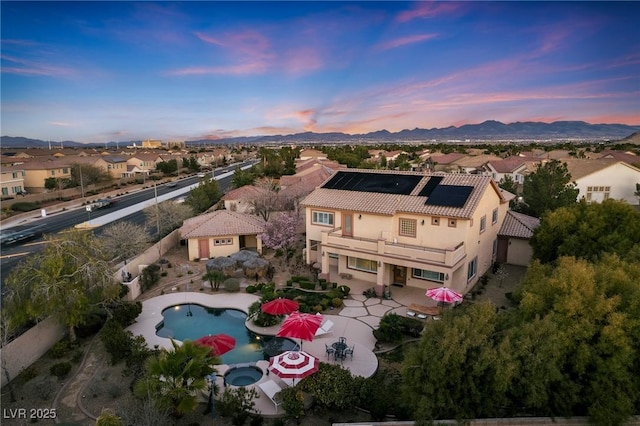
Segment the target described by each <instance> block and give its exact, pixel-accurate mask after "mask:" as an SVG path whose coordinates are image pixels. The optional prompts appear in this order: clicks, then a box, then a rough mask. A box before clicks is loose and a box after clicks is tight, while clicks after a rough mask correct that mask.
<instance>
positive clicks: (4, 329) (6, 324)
mask: <svg viewBox="0 0 640 426" xmlns="http://www.w3.org/2000/svg"><path fill="white" fill-rule="evenodd" d="M14 331H15V330H14V327H13V323H12V321H11V318H9V316H8V315H7V312H6V309H5V310H2V311H0V339H1V340H0V346H2V350H3V351H4V348H5V346H6V345H7V344H8V343H9V340H10V339H11V336H13V334H14ZM0 366H1V368H2V374H4V377H5V379H7V388H8V389H9V396H10V398H11V402H16V394H15V390H14V389H13V384H12V383H11V379H12V377H11V373H10V372H9V366H8V365H7V357H6V356H2V357H0Z"/></svg>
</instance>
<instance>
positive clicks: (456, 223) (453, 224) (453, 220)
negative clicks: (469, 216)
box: [449, 219, 458, 228]
mask: <svg viewBox="0 0 640 426" xmlns="http://www.w3.org/2000/svg"><path fill="white" fill-rule="evenodd" d="M456 226H458V221H457V220H455V219H449V227H450V228H455V227H456Z"/></svg>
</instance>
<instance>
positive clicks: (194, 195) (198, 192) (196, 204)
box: [184, 175, 222, 214]
mask: <svg viewBox="0 0 640 426" xmlns="http://www.w3.org/2000/svg"><path fill="white" fill-rule="evenodd" d="M221 197H222V195H221V194H220V185H218V181H217V180H215V179H211V177H209V175H206V176H205V177H204V178H203V179H202V180H201V181H200V183H199V184H198V186H196V187H195V188H193V189H192V190H191V191H190V192H189V195H187V198H186V199H185V200H184V203H185V204H187V205H188V206H190V207H191V208H192V209H193V211H194V212H195V213H196V214H198V213H202V212H205V211H207V210H209V208H210V207H211V206H213V205H214V204H216V203H217V202H218V201H220V198H221Z"/></svg>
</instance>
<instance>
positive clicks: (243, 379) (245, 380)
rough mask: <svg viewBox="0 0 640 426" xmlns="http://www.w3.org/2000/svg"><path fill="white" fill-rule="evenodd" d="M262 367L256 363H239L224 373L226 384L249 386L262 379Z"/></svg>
mask: <svg viewBox="0 0 640 426" xmlns="http://www.w3.org/2000/svg"><path fill="white" fill-rule="evenodd" d="M262 375H263V373H262V369H261V368H260V367H257V366H256V365H255V364H238V365H235V366H233V367H231V368H229V369H228V370H227V372H226V373H225V374H224V383H225V385H231V386H247V385H252V384H254V383H256V382H257V381H259V380H260V379H262Z"/></svg>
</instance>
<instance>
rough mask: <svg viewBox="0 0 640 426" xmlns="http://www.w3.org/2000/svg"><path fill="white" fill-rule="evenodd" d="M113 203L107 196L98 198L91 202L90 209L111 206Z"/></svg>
mask: <svg viewBox="0 0 640 426" xmlns="http://www.w3.org/2000/svg"><path fill="white" fill-rule="evenodd" d="M112 205H113V200H110V199H108V198H100V199H99V200H96V201H94V202H93V203H91V210H97V209H104V208H107V207H111V206H112Z"/></svg>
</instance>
